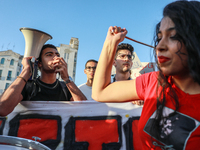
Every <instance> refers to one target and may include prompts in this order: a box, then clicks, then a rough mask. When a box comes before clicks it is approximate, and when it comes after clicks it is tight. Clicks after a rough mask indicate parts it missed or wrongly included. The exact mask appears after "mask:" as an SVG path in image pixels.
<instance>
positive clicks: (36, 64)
mask: <svg viewBox="0 0 200 150" xmlns="http://www.w3.org/2000/svg"><path fill="white" fill-rule="evenodd" d="M37 67H38V61H35V63H34V68H33V74H32V80H34V79H36V77H37V72H38V70H37Z"/></svg>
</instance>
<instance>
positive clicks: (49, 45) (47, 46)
mask: <svg viewBox="0 0 200 150" xmlns="http://www.w3.org/2000/svg"><path fill="white" fill-rule="evenodd" d="M46 48H54V49H56V50H57V48H56V47H55V46H54V45H53V44H45V45H43V47H42V49H41V51H40V55H39V57H38V58H37V59H38V61H40V62H42V58H41V56H42V51H43V50H44V49H46Z"/></svg>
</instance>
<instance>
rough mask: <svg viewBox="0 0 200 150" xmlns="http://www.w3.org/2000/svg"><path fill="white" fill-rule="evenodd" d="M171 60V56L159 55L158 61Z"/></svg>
mask: <svg viewBox="0 0 200 150" xmlns="http://www.w3.org/2000/svg"><path fill="white" fill-rule="evenodd" d="M169 60H170V58H168V57H165V56H158V61H159V63H164V62H167V61H169Z"/></svg>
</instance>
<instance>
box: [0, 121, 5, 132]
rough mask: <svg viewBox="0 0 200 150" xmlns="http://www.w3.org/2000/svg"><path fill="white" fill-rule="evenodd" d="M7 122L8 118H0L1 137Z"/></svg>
mask: <svg viewBox="0 0 200 150" xmlns="http://www.w3.org/2000/svg"><path fill="white" fill-rule="evenodd" d="M5 122H6V117H0V135H2V134H3V129H4V125H5Z"/></svg>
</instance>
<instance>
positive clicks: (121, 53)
mask: <svg viewBox="0 0 200 150" xmlns="http://www.w3.org/2000/svg"><path fill="white" fill-rule="evenodd" d="M133 51H134V48H133V46H132V45H130V44H127V43H121V44H119V45H118V46H117V50H116V54H115V59H114V63H113V65H114V66H115V69H116V74H115V76H114V78H112V79H111V82H115V81H122V80H132V78H131V68H132V65H133V62H132V61H133V59H134V54H133ZM132 103H133V104H137V105H143V104H144V101H142V100H137V101H133V102H132Z"/></svg>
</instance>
